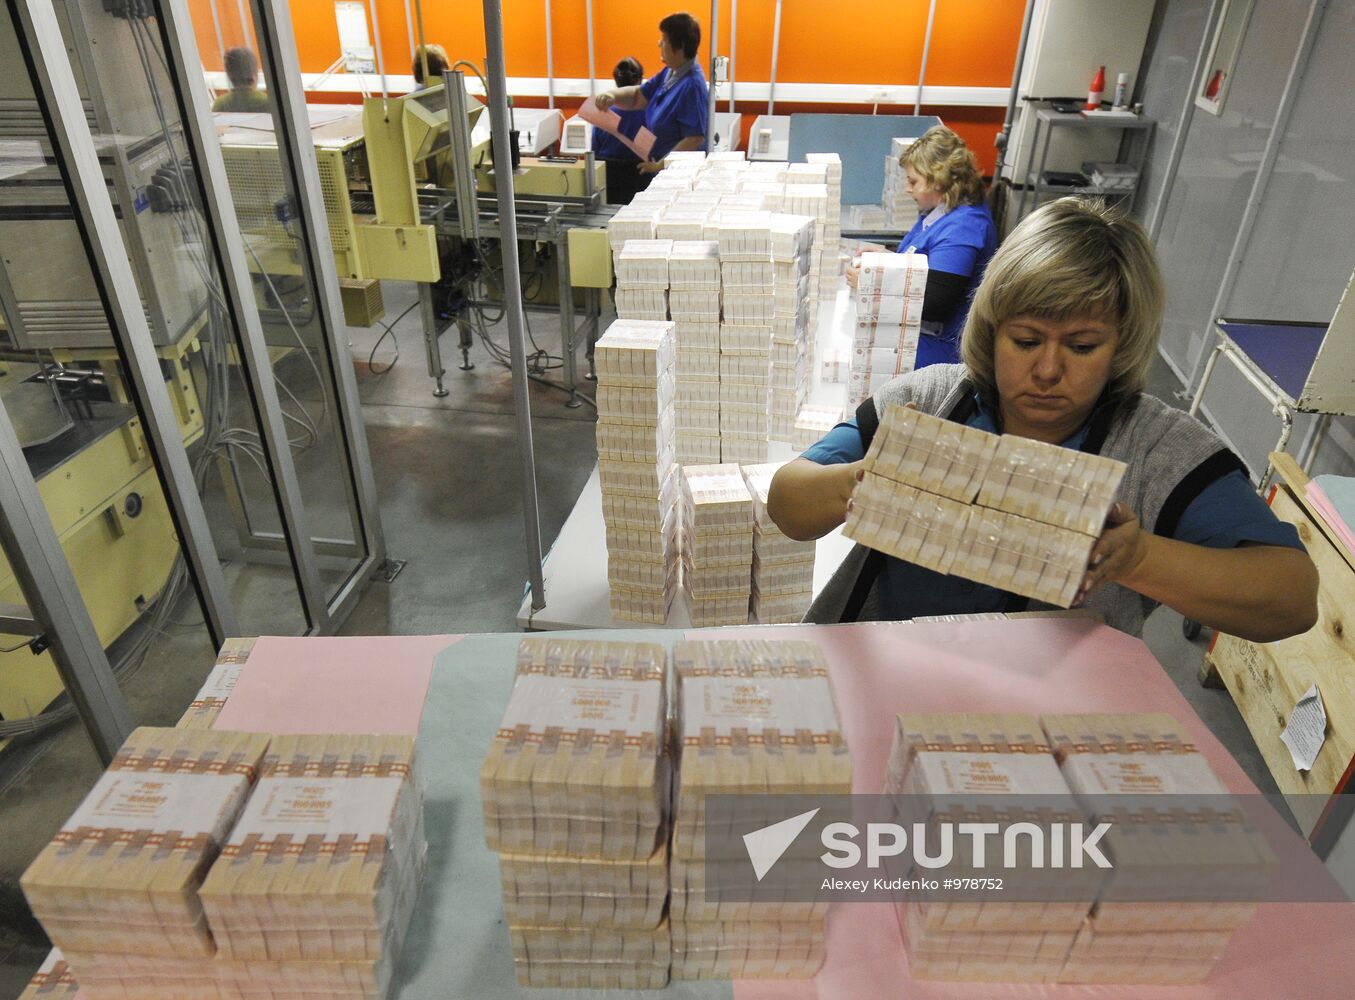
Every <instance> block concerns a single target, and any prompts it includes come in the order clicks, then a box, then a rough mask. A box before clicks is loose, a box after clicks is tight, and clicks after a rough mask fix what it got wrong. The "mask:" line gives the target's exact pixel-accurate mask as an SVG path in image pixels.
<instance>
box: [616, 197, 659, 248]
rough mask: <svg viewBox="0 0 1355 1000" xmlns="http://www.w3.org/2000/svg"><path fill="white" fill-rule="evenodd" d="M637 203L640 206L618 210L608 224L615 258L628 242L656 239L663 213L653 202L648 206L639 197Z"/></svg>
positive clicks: (629, 206) (632, 205) (630, 206)
mask: <svg viewBox="0 0 1355 1000" xmlns="http://www.w3.org/2000/svg"><path fill="white" fill-rule="evenodd" d="M643 193H644V192H641V194H643ZM636 201H637V202H639V204H636V203H634V202H633V203H631V204H629V205H623V206H622V207H621V208H619V209H617V210H616V214H615V215H613V216H612V219H611V221H610V222H608V223H607V239H608V241H609V242H610V243H611V245H612V256H613V257H615V256H616V255H617V254H619V253H620V252H621V248H622V247H624V246H625V245H626V242H627V241H628V240H652V239H654V230H655V227H656V226H658V224H659V217H660V215H661V214H662V212H661V211H660V209H659V208H658V207H657V206H656V205H655V204H653V203H652V202H651V203H648V204H646V203H645V202H643V201H640V199H639V196H638V195H637V197H636Z"/></svg>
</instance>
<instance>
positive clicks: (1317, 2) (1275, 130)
mask: <svg viewBox="0 0 1355 1000" xmlns="http://www.w3.org/2000/svg"><path fill="white" fill-rule="evenodd" d="M1326 9H1327V0H1313V3H1312V6H1311V7H1309V8H1308V20H1307V23H1305V24H1304V26H1303V35H1302V36H1301V37H1300V39H1299V47H1298V50H1297V51H1296V52H1295V53H1294V61H1293V63H1292V64H1290V67H1289V77H1288V79H1286V80H1285V82H1284V91H1283V92H1282V93H1281V94H1280V104H1279V107H1277V108H1276V109H1275V118H1274V120H1273V121H1272V122H1271V125H1270V135H1268V136H1267V137H1266V148H1265V152H1264V153H1262V154H1261V162H1260V164H1259V165H1258V166H1257V168H1256V180H1255V181H1253V182H1252V187H1251V194H1249V195H1248V196H1247V207H1246V210H1245V211H1244V212H1243V213H1242V221H1241V222H1240V223H1238V227H1237V236H1236V237H1235V238H1234V240H1233V248H1232V250H1231V251H1229V253H1228V266H1227V268H1225V269H1224V272H1223V278H1222V280H1221V281H1220V282H1219V291H1218V294H1217V295H1215V296H1214V302H1213V304H1212V305H1211V306H1210V307H1209V315H1208V316H1207V317H1206V318H1205V321H1204V323H1203V326H1204V329H1205V330H1206V331H1208V330H1209V329H1210V328H1211V327H1212V326H1213V323H1214V320H1215V319H1216V318H1217V317H1219V316H1220V315H1222V314H1223V311H1224V309H1225V308H1226V306H1227V303H1228V297H1229V296H1230V295H1232V294H1233V286H1234V285H1236V284H1237V276H1238V274H1239V273H1241V271H1242V258H1243V256H1244V255H1245V253H1246V250H1247V244H1248V243H1249V242H1250V241H1251V232H1252V229H1253V228H1254V227H1255V225H1256V217H1257V216H1258V215H1259V214H1260V213H1261V198H1262V196H1263V195H1264V194H1265V190H1266V186H1267V185H1268V184H1269V183H1270V175H1271V173H1272V172H1273V171H1274V170H1275V161H1276V160H1277V159H1278V158H1279V155H1280V146H1281V144H1282V143H1283V142H1284V133H1285V130H1286V129H1288V128H1289V117H1290V115H1291V114H1292V113H1293V111H1294V102H1295V101H1296V100H1297V99H1298V92H1299V85H1300V83H1301V82H1302V80H1303V71H1304V70H1305V69H1306V68H1307V66H1308V57H1309V55H1311V54H1312V51H1313V46H1314V45H1315V44H1316V43H1317V29H1318V25H1319V24H1321V22H1322V15H1323V13H1325V11H1326ZM1196 83H1197V81H1194V80H1192V81H1191V87H1192V88H1194V87H1195V86H1196ZM1209 346H1210V345H1209V336H1208V334H1206V335H1205V337H1204V339H1203V341H1202V342H1201V343H1200V349H1199V350H1198V351H1196V352H1195V360H1194V362H1193V363H1192V364H1191V367H1190V379H1189V381H1187V383H1186V388H1185V393H1186V394H1187V395H1189V393H1190V387H1191V386H1193V385H1194V384H1195V379H1196V378H1197V377H1198V376H1199V374H1200V367H1201V365H1203V364H1204V356H1205V352H1206V351H1208V350H1209Z"/></svg>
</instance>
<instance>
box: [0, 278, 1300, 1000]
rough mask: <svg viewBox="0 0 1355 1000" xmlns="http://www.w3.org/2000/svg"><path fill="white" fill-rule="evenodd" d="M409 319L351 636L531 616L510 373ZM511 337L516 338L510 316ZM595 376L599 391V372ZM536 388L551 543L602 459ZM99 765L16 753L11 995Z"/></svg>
mask: <svg viewBox="0 0 1355 1000" xmlns="http://www.w3.org/2000/svg"><path fill="white" fill-rule="evenodd" d="M385 294H386V296H387V316H388V317H394V316H397V315H398V314H399V313H400V312H401V311H402V310H403V309H404V308H405V306H406V305H408V304H410V303H411V302H412V301H413V291H412V286H407V285H396V284H393V283H389V282H388V283H386V286H385ZM532 315H533V321H534V326H535V328H536V329H537V331H538V332H539V333H540V336H539V338H538V339H539V340H540V341H541V346H542V347H544V348H547V349H548V350H551V351H554V352H556V353H558V351H559V340H558V333H556V332H554V331H557V330H558V324H557V323H556V322H555V321H554V318H553V315H552V314H550V313H534V314H532ZM547 330H549V331H552V332H551V333H549V334H547V333H545V332H544V331H547ZM395 331H396V332H395V339H396V340H397V341H398V344H399V348H400V360H399V362H398V363H397V364H396V366H395V367H394V368H393V369H391V370H390V371H389V372H387V373H386V374H376V373H375V372H374V371H373V370H371V369H369V367H368V365H367V363H366V359H367V357H368V353H369V351H371V349H372V346H373V344H374V343H375V341H376V339H377V336H378V335H379V333H380V330H379V329H377V330H376V331H371V330H356V329H355V330H353V331H352V332H351V340H352V354H353V357H354V359H355V362H356V368H357V379H358V387H359V393H360V396H361V399H362V404H363V417H364V420H365V422H366V426H367V439H368V443H369V446H370V448H371V454H372V463H373V467H374V470H375V475H376V483H377V490H378V494H379V498H380V510H381V518H382V523H383V526H384V530H385V535H386V542H387V548H388V550H389V555H390V557H391V558H393V559H404V560H408V563H407V565H406V567H405V569H404V570H403V572H402V573H401V574H400V575H399V576H398V577H397V578H396V579H395V580H394V582H392V583H389V584H387V583H374V584H372V585H371V586H370V587H369V589H368V590H367V592H366V594H365V595H364V597H363V599H362V601H361V602H360V604H359V605H358V607H357V608H356V610H355V611H354V612H353V614H352V615H351V617H350V618H349V619H348V621H347V622H346V623H345V625H344V627H343V629H342V631H343V633H344V634H348V635H361V634H426V633H437V632H511V631H515V620H514V619H515V614H516V610H517V607H518V604H519V602H520V600H521V597H522V593H523V588H524V581H525V579H526V570H525V566H526V556H525V552H524V544H523V532H522V523H523V522H522V515H521V490H520V480H519V471H518V452H517V445H516V440H515V426H514V420H513V404H512V388H511V383H510V380H509V375H508V372H507V370H506V369H504V368H502V367H500V366H499V365H497V364H495V363H494V362H493V361H492V360H491V359H490V357H489V355H488V354H487V352H486V351H485V349H484V348H483V347H482V346H481V345H479V344H478V343H477V345H476V347H475V348H474V349H473V351H472V354H471V359H472V361H474V362H475V364H476V368H475V370H474V371H472V372H461V371H459V370H457V368H456V364H457V361H458V360H459V354H458V353H457V352H456V351H455V350H454V346H455V340H456V334H455V332H454V331H452V332H449V333H447V334H444V336H443V348H444V364H445V366H446V368H447V369H448V374H447V379H446V384H447V387H448V389H449V390H450V393H449V395H448V396H446V397H445V398H442V399H437V398H434V397H433V395H432V393H431V390H432V382H431V380H429V379H428V377H427V371H426V367H425V360H424V351H423V341H422V337H421V334H420V332H419V327H418V320H417V311H416V312H414V313H411V314H410V315H409V316H407V317H405V318H404V319H403V320H401V321H400V322H399V323H398V324H397V326H396V328H395ZM498 339H499V340H500V342H504V340H505V337H504V335H503V334H502V332H501V331H500V332H499V333H498ZM392 346H393V345H392V340H391V338H389V337H388V338H387V339H386V340H385V342H384V343H383V344H382V345H381V346H380V349H379V350H378V352H377V356H376V365H375V367H376V369H377V370H380V369H382V368H384V366H385V365H386V364H387V363H388V362H389V361H390V359H391V357H392V356H393V353H394V352H393V350H392ZM555 374H556V375H557V376H558V373H555ZM585 387H586V388H587V389H590V390H591V384H586V383H585ZM1177 388H1178V386H1177V383H1176V382H1175V379H1174V377H1173V376H1172V375H1171V374H1170V373H1169V372H1168V371H1167V370H1166V368H1165V366H1163V365H1160V364H1159V365H1158V366H1157V367H1156V368H1155V369H1154V373H1153V378H1152V382H1151V383H1150V391H1153V392H1154V393H1155V394H1157V395H1159V396H1161V397H1163V398H1168V399H1170V398H1171V394H1172V393H1174V392H1175V391H1176V390H1177ZM531 394H532V414H533V420H532V430H533V435H534V443H535V454H536V462H537V484H538V497H539V502H540V516H541V530H542V544H543V547H549V545H550V543H551V541H553V539H554V538H555V535H556V533H557V532H558V531H559V528H560V525H561V524H562V523H563V522H564V519H565V517H566V516H567V515H568V513H569V511H570V508H571V507H572V506H573V504H574V501H575V498H576V497H577V496H578V494H579V491H580V490H581V489H582V487H583V484H584V481H585V480H586V479H587V478H588V475H589V472H590V470H591V468H592V465H593V462H594V460H595V458H596V449H595V445H594V436H593V413H592V410H591V409H590V408H589V407H587V406H583V407H580V408H578V409H574V410H571V409H566V408H565V407H564V405H563V403H564V402H565V400H566V396H565V395H564V394H563V393H561V392H558V391H555V390H552V389H550V388H547V387H544V386H540V385H536V384H533V386H532V392H531ZM303 398H305V396H304V394H303ZM227 575H228V580H229V581H230V582H231V586H232V592H233V593H234V594H236V595H237V599H239V600H241V601H242V602H244V603H245V604H247V605H248V606H247V607H244V608H242V619H243V620H245V621H256V622H266V621H267V620H268V604H269V598H270V595H274V596H276V595H278V594H280V593H282V592H283V591H285V589H286V587H287V586H288V584H289V580H288V578H287V577H286V576H285V575H280V574H279V573H278V572H277V571H276V570H275V569H268V568H261V567H251V566H238V565H237V566H228V567H227ZM197 618H198V614H197V611H196V609H195V608H194V607H192V606H191V605H187V606H185V607H183V608H181V609H180V611H179V612H178V614H177V615H176V619H177V620H180V621H190V622H191V621H194V620H196V619H197ZM246 631H247V632H248V630H246ZM1145 640H1146V641H1147V643H1148V645H1149V647H1150V648H1151V649H1152V650H1153V652H1154V654H1155V655H1156V656H1157V657H1158V659H1159V660H1160V661H1161V662H1162V664H1163V666H1164V667H1165V668H1166V670H1167V672H1168V673H1169V674H1170V675H1171V676H1172V678H1173V680H1175V682H1176V684H1177V685H1178V687H1179V688H1180V689H1181V691H1182V692H1183V693H1184V695H1185V697H1186V698H1187V700H1188V701H1189V702H1190V703H1191V705H1192V706H1193V707H1194V709H1195V711H1196V712H1197V713H1199V715H1200V717H1201V718H1202V719H1204V720H1205V722H1206V723H1207V724H1208V725H1209V727H1210V728H1211V729H1212V730H1213V731H1214V733H1215V734H1216V735H1217V736H1218V737H1219V738H1220V739H1221V740H1222V741H1223V743H1224V744H1225V745H1226V746H1227V747H1229V749H1230V750H1231V751H1232V752H1233V754H1234V755H1235V756H1236V757H1237V758H1238V759H1239V761H1240V762H1241V764H1242V766H1243V767H1244V769H1246V770H1247V772H1248V773H1249V774H1250V775H1251V776H1252V778H1253V780H1254V781H1256V782H1257V784H1258V786H1259V787H1260V788H1261V790H1262V791H1265V792H1273V791H1275V787H1274V783H1273V781H1272V780H1271V778H1270V776H1269V773H1268V772H1267V771H1266V768H1265V766H1264V764H1263V762H1262V761H1261V758H1260V756H1259V754H1258V753H1257V751H1256V748H1255V745H1254V744H1253V742H1252V740H1251V737H1250V735H1249V733H1248V732H1247V729H1246V725H1245V723H1243V721H1242V719H1241V717H1240V716H1239V715H1238V712H1237V709H1236V708H1235V707H1234V705H1233V702H1232V699H1231V698H1230V697H1229V696H1228V694H1227V693H1226V692H1225V691H1221V690H1207V689H1204V688H1202V687H1200V685H1199V683H1198V682H1197V680H1196V671H1197V669H1198V666H1199V663H1200V659H1201V654H1202V648H1203V640H1198V641H1196V642H1188V641H1187V640H1186V639H1185V638H1184V637H1183V636H1182V633H1181V622H1180V616H1178V615H1176V614H1175V613H1173V612H1169V611H1159V612H1158V613H1157V614H1155V615H1154V616H1153V617H1152V618H1151V619H1150V620H1149V623H1148V627H1147V630H1146V632H1145ZM212 659H213V653H212V650H211V647H210V643H209V642H208V640H207V636H206V633H205V631H204V630H203V629H202V628H201V627H200V626H198V627H193V626H191V625H190V626H174V627H171V628H170V629H168V630H167V632H166V634H165V635H163V636H162V637H160V638H159V639H157V641H156V642H155V644H154V645H153V646H152V648H151V651H150V654H149V655H148V656H147V658H146V661H145V662H144V664H143V665H142V667H141V668H140V669H139V670H138V671H137V672H136V673H135V674H134V675H133V676H132V677H131V678H130V679H129V680H128V681H127V682H126V684H125V687H126V691H127V696H128V699H129V701H130V702H131V705H132V709H133V712H134V714H135V717H136V720H137V722H138V723H140V724H145V725H173V723H174V722H175V720H177V718H178V717H179V715H180V713H181V712H182V711H183V709H184V707H185V706H187V704H188V703H189V702H190V701H191V700H192V697H193V694H194V693H195V692H196V691H197V689H198V687H199V685H200V684H201V681H202V678H203V676H204V675H205V674H206V672H207V670H208V669H209V668H210V666H211V662H212ZM99 770H100V769H99V766H98V762H97V759H96V758H95V756H94V753H93V751H92V749H91V748H90V745H89V743H88V740H87V739H86V738H85V735H84V732H83V730H82V729H81V728H80V727H79V726H78V725H67V726H66V727H64V728H62V729H60V730H59V731H57V732H55V733H54V734H52V735H51V736H49V737H47V738H44V739H42V740H40V741H37V742H34V743H32V744H30V745H28V746H26V747H19V748H15V749H14V750H12V751H10V752H9V753H7V754H6V755H4V757H3V758H0V817H2V818H3V819H0V997H5V996H15V995H17V994H18V992H19V991H20V990H21V989H22V987H23V985H24V984H25V983H26V982H27V979H28V977H29V976H30V975H31V974H32V973H33V971H34V970H35V969H36V968H37V966H38V964H39V963H40V962H41V960H42V958H43V957H44V956H45V954H46V951H47V948H48V945H47V942H46V939H45V938H44V936H43V934H42V930H41V928H40V927H39V926H38V925H37V923H36V922H35V921H34V920H33V919H32V918H31V916H30V915H29V913H28V910H27V907H26V906H25V904H24V902H23V899H22V896H21V894H20V892H19V889H18V877H19V875H20V874H21V873H22V871H23V870H24V868H25V867H26V866H27V865H28V863H29V862H30V861H31V860H32V858H33V857H34V856H35V855H36V853H37V852H38V850H40V849H41V847H42V845H44V844H45V843H47V841H48V840H50V838H51V836H52V835H53V833H55V832H56V830H57V829H58V828H59V826H60V825H61V823H62V822H63V821H64V820H65V818H66V817H67V816H68V815H69V814H70V813H71V811H72V810H73V809H74V808H75V806H76V805H77V804H78V803H79V801H80V799H81V798H82V797H83V796H84V794H85V792H86V791H87V790H88V789H89V787H90V786H91V785H92V784H93V782H94V780H95V779H96V778H97V776H98V774H99Z"/></svg>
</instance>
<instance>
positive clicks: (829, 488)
mask: <svg viewBox="0 0 1355 1000" xmlns="http://www.w3.org/2000/svg"><path fill="white" fill-rule="evenodd" d="M860 467H861V463H860V462H852V463H850V464H848V465H819V464H818V463H816V462H811V461H809V459H807V458H797V459H794V460H793V461H790V462H787V463H786V464H785V465H783V466H782V467H781V468H780V469H778V470H777V473H776V475H775V476H773V477H772V485H771V489H770V490H768V492H767V513H768V514H769V515H770V516H771V519H772V520H773V521H775V522H776V526H777V527H778V528H780V529H781V531H782V532H783V533H784V534H785V535H786V536H787V537H789V538H793V539H795V540H796V541H800V542H807V541H811V540H813V539H815V538H822V537H823V536H824V535H826V534H828V532H830V531H832V530H833V529H834V528H836V527H837V526H838V525H839V524H841V523H842V522H843V521H844V520H845V519H846V517H847V501H848V500H850V499H851V497H852V490H853V489H854V488H855V487H856V474H857V471H858V470H859V469H860Z"/></svg>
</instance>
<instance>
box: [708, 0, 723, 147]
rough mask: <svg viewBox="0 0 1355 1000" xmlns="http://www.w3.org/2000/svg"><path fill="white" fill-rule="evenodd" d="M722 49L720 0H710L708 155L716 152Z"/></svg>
mask: <svg viewBox="0 0 1355 1000" xmlns="http://www.w3.org/2000/svg"><path fill="white" fill-rule="evenodd" d="M719 51H720V0H710V76H709V78H708V79H707V80H706V83H707V85H708V86H707V90H708V91H709V94H708V98H709V99H708V102H707V104H706V155H707V156H709V155H710V154H711V153H713V152H715V53H717V52H719Z"/></svg>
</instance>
